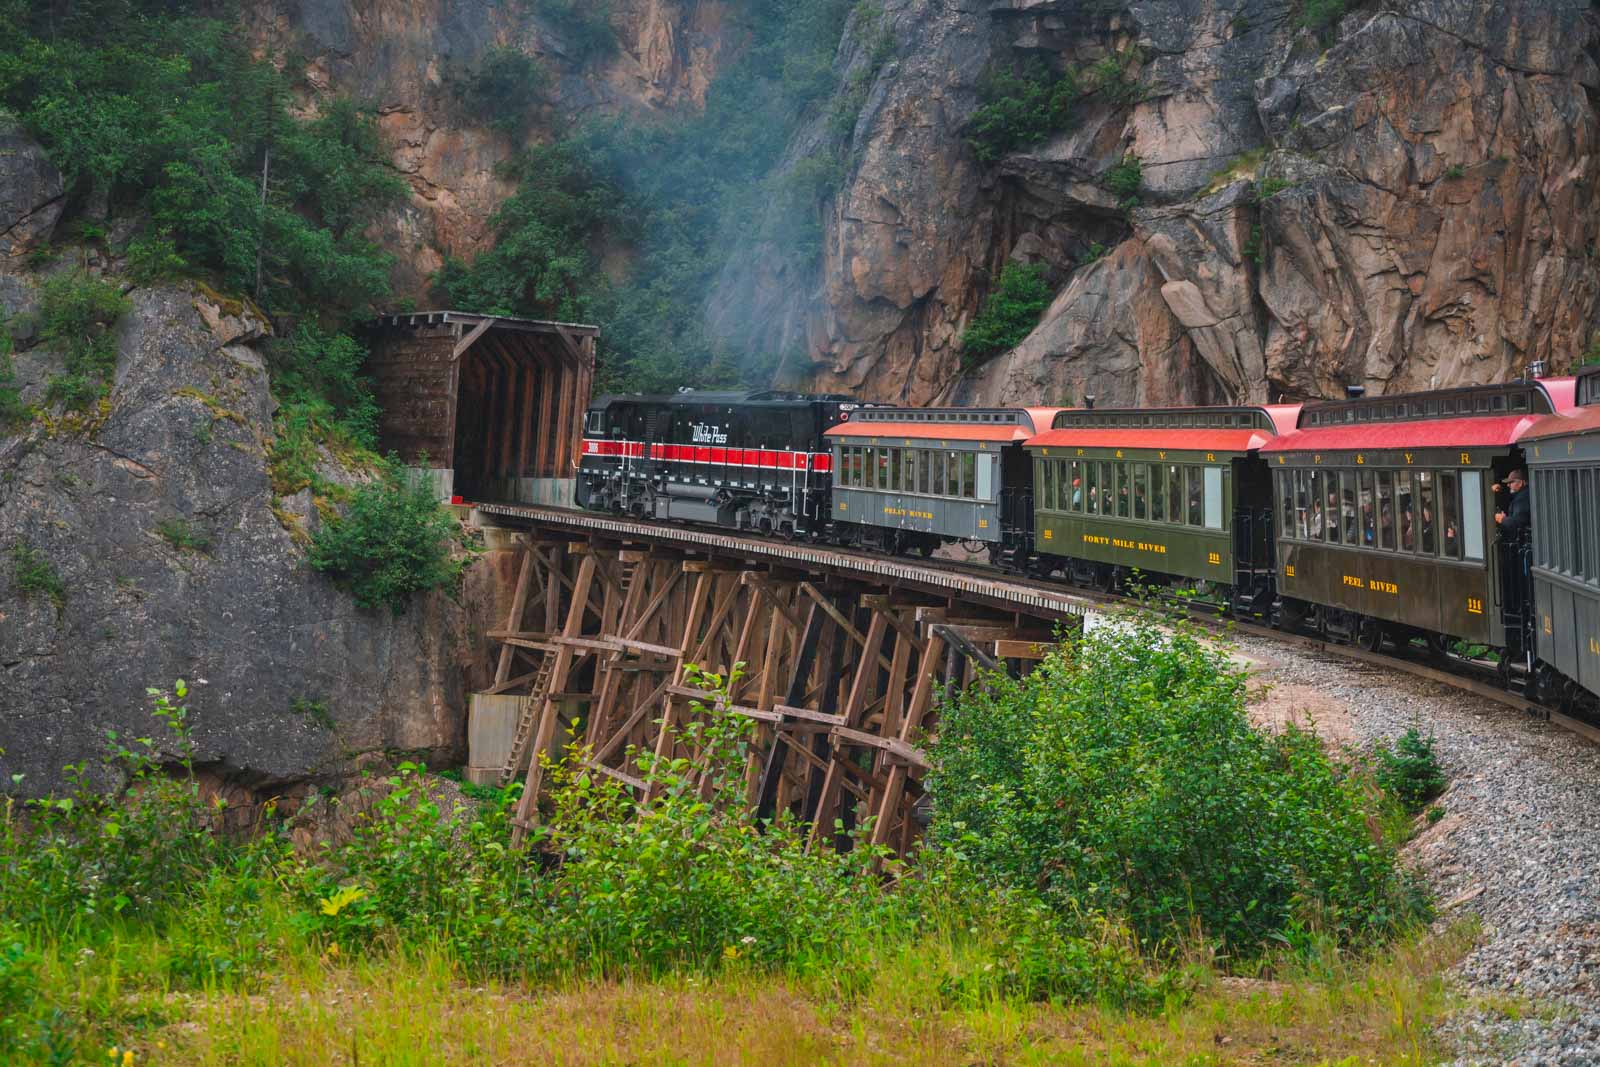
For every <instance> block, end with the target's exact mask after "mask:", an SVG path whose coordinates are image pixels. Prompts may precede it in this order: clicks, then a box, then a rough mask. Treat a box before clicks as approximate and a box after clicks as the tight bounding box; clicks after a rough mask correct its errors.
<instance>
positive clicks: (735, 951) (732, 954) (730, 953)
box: [722, 945, 739, 960]
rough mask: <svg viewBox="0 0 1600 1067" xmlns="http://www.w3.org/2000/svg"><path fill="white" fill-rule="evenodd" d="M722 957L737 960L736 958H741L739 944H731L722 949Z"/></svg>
mask: <svg viewBox="0 0 1600 1067" xmlns="http://www.w3.org/2000/svg"><path fill="white" fill-rule="evenodd" d="M722 958H723V959H725V960H736V959H738V958H739V946H737V945H729V946H727V947H726V948H724V949H723V950H722Z"/></svg>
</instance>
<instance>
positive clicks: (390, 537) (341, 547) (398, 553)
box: [311, 460, 464, 615]
mask: <svg viewBox="0 0 1600 1067" xmlns="http://www.w3.org/2000/svg"><path fill="white" fill-rule="evenodd" d="M456 533H457V530H456V523H455V519H454V518H453V517H452V516H451V514H450V512H449V511H447V510H446V509H445V508H443V507H441V506H440V505H439V502H438V501H437V500H436V499H434V495H433V490H432V489H431V488H430V487H429V486H428V485H426V484H416V485H412V484H409V483H408V482H407V480H406V477H405V471H404V470H403V468H401V467H400V466H399V464H398V463H396V462H394V461H392V460H391V461H389V462H387V463H385V464H384V466H383V468H382V469H381V471H380V473H379V477H378V478H377V479H376V480H374V481H372V482H369V483H367V484H366V485H363V486H361V487H360V488H359V489H357V490H356V491H355V492H354V494H352V496H351V500H350V505H349V508H348V510H347V511H346V512H345V514H343V515H342V516H336V517H333V518H331V519H329V520H328V521H327V522H325V523H324V524H323V525H322V526H321V527H320V528H319V529H318V530H317V532H316V535H315V536H314V538H313V539H312V542H311V565H312V566H313V567H315V568H316V569H317V570H319V571H323V572H324V573H326V574H328V575H330V576H332V577H333V578H334V579H335V580H336V581H337V582H339V583H340V584H341V585H343V586H346V587H348V588H349V590H350V591H351V593H353V594H354V595H355V598H356V603H357V604H360V605H361V606H362V607H364V608H377V607H380V606H382V605H388V606H389V608H390V609H391V610H392V611H394V613H395V614H397V615H398V614H400V613H401V612H403V611H404V610H405V608H406V606H407V604H409V603H410V601H411V597H412V594H414V593H419V592H425V591H427V590H430V589H439V588H444V587H448V586H453V585H454V584H455V582H456V580H457V579H458V578H459V577H460V575H461V571H462V568H463V566H464V562H463V561H460V560H456V559H454V558H453V557H452V555H451V546H452V544H453V543H454V542H455V540H456Z"/></svg>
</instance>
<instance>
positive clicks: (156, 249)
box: [127, 228, 190, 285]
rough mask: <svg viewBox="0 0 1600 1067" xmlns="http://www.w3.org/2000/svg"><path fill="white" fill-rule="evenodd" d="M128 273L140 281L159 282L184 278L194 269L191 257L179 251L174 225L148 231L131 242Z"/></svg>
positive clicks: (144, 282) (150, 283) (149, 283)
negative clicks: (182, 254)
mask: <svg viewBox="0 0 1600 1067" xmlns="http://www.w3.org/2000/svg"><path fill="white" fill-rule="evenodd" d="M127 260H128V277H130V278H132V279H133V280H134V281H135V282H137V283H138V284H139V285H156V284H158V283H160V282H166V281H172V280H173V279H175V278H181V277H183V276H184V275H186V274H188V273H189V272H190V268H189V264H188V261H186V260H185V259H184V258H183V257H182V256H180V255H179V254H178V246H177V244H176V243H175V242H174V241H173V239H172V230H171V229H170V228H168V229H164V230H157V231H146V232H145V233H141V234H140V235H139V236H137V237H135V238H134V239H133V240H131V241H129V242H128V253H127Z"/></svg>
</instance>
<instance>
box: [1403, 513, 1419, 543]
mask: <svg viewBox="0 0 1600 1067" xmlns="http://www.w3.org/2000/svg"><path fill="white" fill-rule="evenodd" d="M1400 547H1401V548H1403V549H1405V550H1406V551H1407V552H1414V551H1416V548H1417V532H1416V519H1415V516H1413V515H1412V514H1411V509H1410V508H1406V509H1405V511H1404V512H1402V513H1401V516H1400Z"/></svg>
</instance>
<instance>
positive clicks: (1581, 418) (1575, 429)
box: [1522, 404, 1600, 441]
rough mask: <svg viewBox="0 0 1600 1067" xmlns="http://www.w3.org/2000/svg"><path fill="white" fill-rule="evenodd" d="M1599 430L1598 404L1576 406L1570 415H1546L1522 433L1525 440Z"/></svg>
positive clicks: (1539, 439)
mask: <svg viewBox="0 0 1600 1067" xmlns="http://www.w3.org/2000/svg"><path fill="white" fill-rule="evenodd" d="M1596 431H1600V404H1590V405H1589V406H1588V407H1582V408H1578V409H1577V410H1576V411H1574V412H1573V413H1572V414H1571V415H1546V416H1545V417H1544V418H1542V419H1540V420H1539V421H1538V422H1537V423H1535V424H1534V426H1533V428H1532V429H1530V430H1529V431H1528V432H1527V433H1525V434H1523V435H1522V436H1523V439H1524V440H1527V441H1544V440H1547V439H1549V438H1551V437H1567V436H1570V435H1572V434H1581V433H1595V432H1596Z"/></svg>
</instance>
